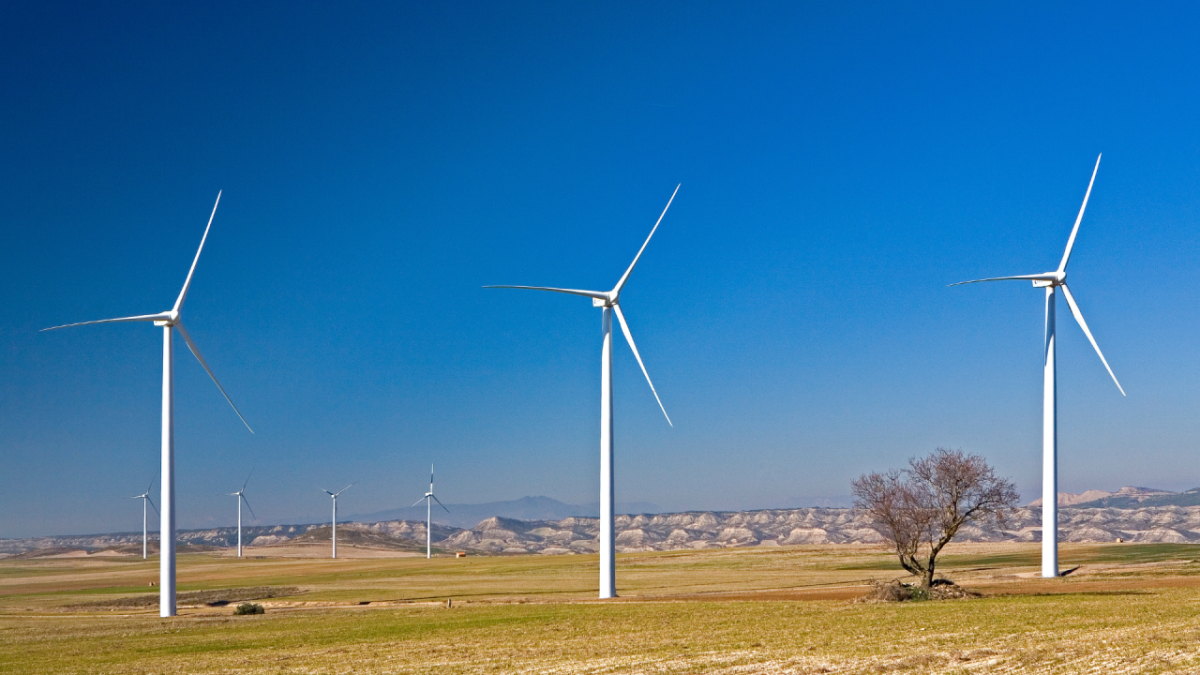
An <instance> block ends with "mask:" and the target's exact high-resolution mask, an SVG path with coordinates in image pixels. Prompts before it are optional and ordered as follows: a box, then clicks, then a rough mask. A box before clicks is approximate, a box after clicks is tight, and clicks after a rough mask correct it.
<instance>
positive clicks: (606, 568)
mask: <svg viewBox="0 0 1200 675" xmlns="http://www.w3.org/2000/svg"><path fill="white" fill-rule="evenodd" d="M678 192H679V185H676V186H675V192H672V193H671V198H670V199H669V200H667V205H666V207H664V208H663V211H662V214H660V215H659V216H658V221H656V222H655V223H654V228H653V229H651V230H650V236H649V237H646V241H645V243H643V244H642V247H641V248H640V249H638V252H637V255H636V256H634V257H633V262H632V263H630V264H629V269H627V270H625V274H622V275H621V278H620V279H619V280H618V281H617V285H616V286H614V287H613V289H612V290H611V291H580V290H575V289H571V288H547V287H544V286H484V288H522V289H528V290H533V291H552V292H554V293H567V294H570V295H582V296H584V297H587V298H591V299H592V307H602V308H603V312H602V314H601V327H602V331H603V336H604V337H603V342H602V346H601V348H600V597H601V598H614V597H616V595H617V588H616V586H617V571H616V562H615V560H616V558H615V554H616V550H615V548H614V544H615V541H616V537H615V533H614V531H613V520H614V514H613V456H612V455H613V418H612V315H613V314H616V315H617V321H619V322H620V323H621V332H622V333H624V334H625V340H626V342H628V343H629V348H630V349H632V350H633V357H634V358H635V359H637V362H638V365H639V366H641V368H642V374H643V375H645V376H646V382H647V383H648V384H649V385H650V391H652V392H654V400H656V401H658V407H659V408H661V409H662V411H663V416H664V417H666V418H667V424H670V425H671V426H672V427H673V426H675V425H674V424H671V418H670V416H668V415H667V409H666V408H664V407H663V404H662V399H660V398H659V397H658V392H657V391H655V389H654V383H653V382H651V381H650V373H648V372H646V366H645V364H643V363H642V357H641V355H639V354H638V350H637V345H635V344H634V343H633V335H632V334H630V332H629V324H627V323H625V315H624V314H622V313H621V305H620V303H619V300H620V295H621V289H622V288H624V287H625V282H627V281H629V275H630V274H631V273H632V272H633V268H634V267H636V266H637V263H638V259H639V258H641V257H642V252H643V251H645V250H646V244H649V243H650V238H651V237H653V236H654V233H655V231H657V230H658V225H659V223H661V222H662V219H663V216H665V215H667V209H669V208H671V202H673V201H675V195H676V194H677V193H678Z"/></svg>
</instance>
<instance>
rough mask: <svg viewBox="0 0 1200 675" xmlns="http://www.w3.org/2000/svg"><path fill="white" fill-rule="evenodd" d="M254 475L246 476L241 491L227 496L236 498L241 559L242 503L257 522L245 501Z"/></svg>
mask: <svg viewBox="0 0 1200 675" xmlns="http://www.w3.org/2000/svg"><path fill="white" fill-rule="evenodd" d="M253 475H254V470H253V469H251V470H250V473H248V474H246V482H244V483H242V489H241V490H238V491H237V492H230V493H229V494H228V495H227V496H229V497H237V498H238V557H239V558H240V557H242V502H246V508H248V509H250V516H251V517H252V518H254V519H255V520H258V516H256V515H254V509H253V508H252V507H251V506H250V500H249V499H246V485H248V484H249V483H250V476H253Z"/></svg>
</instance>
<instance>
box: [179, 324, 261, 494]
mask: <svg viewBox="0 0 1200 675" xmlns="http://www.w3.org/2000/svg"><path fill="white" fill-rule="evenodd" d="M175 328H177V329H179V334H180V335H182V336H183V341H184V342H186V343H187V346H188V349H190V350H192V354H194V355H195V356H196V360H197V361H199V362H200V365H202V366H204V370H205V371H207V372H208V376H209V377H211V378H212V381H213V384H215V385H217V389H220V390H221V395H222V396H224V397H225V400H226V401H229V407H231V408H233V412H235V413H237V416H238V419H240V420H242V424H245V425H246V428H247V429H250V423H249V422H247V421H246V418H245V417H242V413H241V411H239V410H238V409H237V406H236V405H234V404H233V399H231V398H229V394H226V393H225V387H222V386H221V383H220V382H218V381H217V376H216V375H213V371H212V368H209V367H208V364H207V363H205V361H204V357H203V356H200V348H199V347H197V346H196V343H195V342H192V336H191V335H188V332H187V329H186V328H184V327H183V322H182V321H180V322H179V323H177V324H175ZM250 433H254V430H253V429H250ZM246 480H250V477H249V476H247V477H246Z"/></svg>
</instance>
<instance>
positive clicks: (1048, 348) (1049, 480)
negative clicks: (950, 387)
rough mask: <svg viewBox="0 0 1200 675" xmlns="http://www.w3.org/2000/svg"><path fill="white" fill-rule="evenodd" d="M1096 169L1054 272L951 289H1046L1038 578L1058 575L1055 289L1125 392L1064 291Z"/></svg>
mask: <svg viewBox="0 0 1200 675" xmlns="http://www.w3.org/2000/svg"><path fill="white" fill-rule="evenodd" d="M1099 169H1100V156H1097V157H1096V167H1095V168H1094V169H1092V179H1091V181H1089V182H1088V188H1087V192H1086V193H1085V194H1084V196H1083V205H1082V206H1080V207H1079V215H1078V216H1077V217H1076V218H1075V227H1073V228H1072V229H1071V236H1070V238H1069V239H1067V249H1066V251H1064V252H1063V257H1062V262H1060V263H1059V264H1058V269H1056V270H1054V271H1053V272H1043V273H1042V274H1024V275H1020V276H1013V277H995V278H991V279H976V280H974V281H962V282H959V283H957V284H950V285H951V286H960V285H962V284H974V283H978V282H981V281H1008V280H1025V281H1032V282H1033V286H1034V288H1045V289H1046V341H1045V343H1044V352H1043V359H1044V361H1043V385H1042V397H1043V399H1042V576H1043V577H1056V576H1058V387H1057V384H1056V382H1055V366H1054V362H1055V311H1054V298H1055V295H1056V289H1058V288H1061V289H1062V293H1063V297H1064V298H1066V300H1067V305H1069V306H1070V308H1071V313H1072V314H1074V315H1075V320H1076V321H1078V322H1079V327H1080V328H1082V329H1083V333H1084V335H1086V336H1087V339H1088V341H1090V342H1091V343H1092V347H1094V348H1095V350H1096V354H1097V355H1099V356H1100V362H1101V363H1103V364H1104V367H1105V369H1107V370H1108V374H1109V376H1111V377H1112V380H1113V382H1115V383H1116V385H1117V389H1118V390H1120V392H1121V395H1122V396H1124V395H1125V390H1124V389H1122V388H1121V383H1120V382H1117V376H1116V375H1114V374H1113V371H1112V368H1110V367H1109V365H1108V361H1107V360H1106V359H1105V358H1104V353H1103V352H1101V351H1100V345H1098V344H1096V338H1094V337H1092V331H1090V330H1088V325H1087V322H1086V321H1084V320H1083V313H1082V312H1080V311H1079V305H1078V304H1076V303H1075V298H1074V296H1072V295H1071V289H1069V288H1067V263H1068V262H1069V261H1070V259H1071V249H1072V248H1073V247H1074V246H1075V235H1076V234H1077V233H1078V232H1079V223H1080V222H1081V221H1082V220H1083V211H1084V209H1086V208H1087V203H1088V198H1089V197H1091V195H1092V183H1095V182H1096V172H1097V171H1098V170H1099Z"/></svg>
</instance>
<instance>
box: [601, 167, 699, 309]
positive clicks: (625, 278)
mask: <svg viewBox="0 0 1200 675" xmlns="http://www.w3.org/2000/svg"><path fill="white" fill-rule="evenodd" d="M680 185H683V183H680V184H679V185H676V186H675V192H672V193H671V198H670V199H668V200H667V205H666V206H665V207H663V210H662V213H661V214H659V216H658V220H657V221H655V222H654V228H653V229H651V230H650V237H653V236H654V232H655V231H656V230H658V224H659V223H661V222H662V219H663V216H665V215H667V209H669V208H671V202H673V201H675V195H676V194H677V193H678V192H679V186H680ZM650 237H646V241H645V242H643V243H642V247H641V248H639V249H638V252H637V255H635V256H634V257H633V262H631V263H629V269H627V270H625V274H622V275H621V280H620V281H618V282H617V285H616V287H615V288H613V290H612V292H613V294H614V295H615V294H617V293H620V292H621V289H622V288H624V287H625V282H626V281H628V280H629V275H630V274H632V273H633V268H634V267H637V264H638V259H639V258H641V257H642V251H645V250H646V244H649V243H650Z"/></svg>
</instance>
